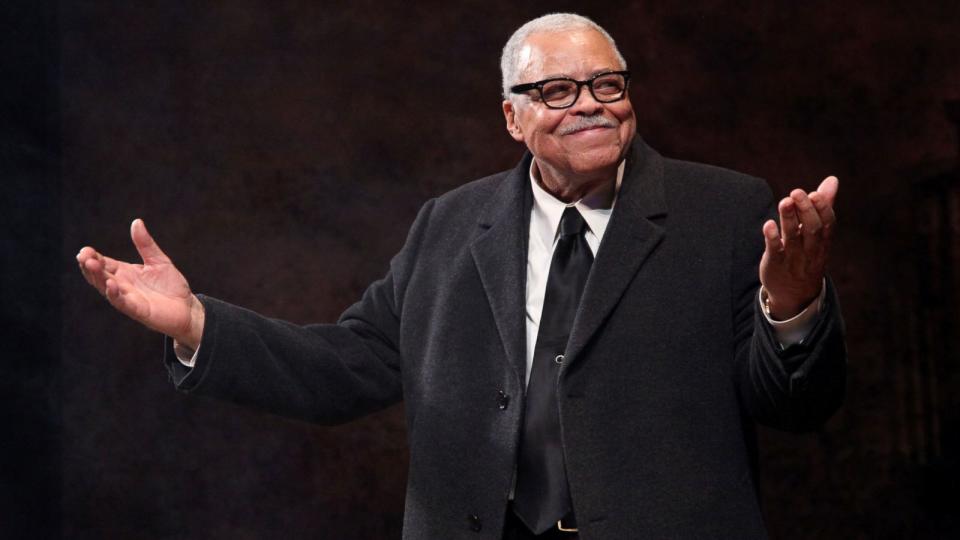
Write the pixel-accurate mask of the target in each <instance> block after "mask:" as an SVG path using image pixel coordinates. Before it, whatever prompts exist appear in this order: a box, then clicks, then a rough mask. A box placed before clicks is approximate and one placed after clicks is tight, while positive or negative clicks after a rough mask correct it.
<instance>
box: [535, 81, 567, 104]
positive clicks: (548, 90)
mask: <svg viewBox="0 0 960 540" xmlns="http://www.w3.org/2000/svg"><path fill="white" fill-rule="evenodd" d="M542 91H543V99H544V100H546V101H551V100H554V99H560V98H564V97H567V96H569V95H570V94H571V93H572V92H573V85H570V84H548V85H546V86H544V87H543V90H542Z"/></svg>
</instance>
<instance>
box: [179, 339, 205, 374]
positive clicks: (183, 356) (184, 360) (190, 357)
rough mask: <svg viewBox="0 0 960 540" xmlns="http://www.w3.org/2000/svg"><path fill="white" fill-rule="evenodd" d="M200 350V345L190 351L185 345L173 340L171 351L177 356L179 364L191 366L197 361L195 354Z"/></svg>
mask: <svg viewBox="0 0 960 540" xmlns="http://www.w3.org/2000/svg"><path fill="white" fill-rule="evenodd" d="M199 352H200V346H199V345H198V346H197V350H195V351H191V350H190V349H189V348H188V347H185V346H183V345H181V344H180V343H178V342H177V340H173V353H174V354H175V355H176V356H177V360H179V361H180V363H181V364H183V365H184V366H187V367H188V368H192V367H193V366H194V365H195V364H196V363H197V354H198V353H199Z"/></svg>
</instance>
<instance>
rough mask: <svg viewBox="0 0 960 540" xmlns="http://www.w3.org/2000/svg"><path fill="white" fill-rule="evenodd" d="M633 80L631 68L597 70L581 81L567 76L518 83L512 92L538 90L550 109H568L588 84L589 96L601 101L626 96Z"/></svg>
mask: <svg viewBox="0 0 960 540" xmlns="http://www.w3.org/2000/svg"><path fill="white" fill-rule="evenodd" d="M629 83H630V72H629V71H607V72H604V73H598V74H596V75H594V76H593V77H590V78H589V79H587V80H585V81H578V80H576V79H570V78H568V77H558V78H555V79H544V80H542V81H537V82H532V83H526V84H518V85H516V86H512V87H511V88H510V91H511V92H513V93H514V94H522V93H524V92H529V91H530V90H536V91H537V93H538V94H539V96H540V101H542V102H543V104H544V105H546V106H547V107H548V108H550V109H566V108H568V107H572V106H573V104H574V103H576V102H577V100H578V99H580V88H581V87H583V86H586V87H587V88H589V89H590V95H592V96H593V99H595V100H597V101H599V102H600V103H613V102H614V101H620V100H621V99H623V98H624V96H626V95H627V86H628V85H629Z"/></svg>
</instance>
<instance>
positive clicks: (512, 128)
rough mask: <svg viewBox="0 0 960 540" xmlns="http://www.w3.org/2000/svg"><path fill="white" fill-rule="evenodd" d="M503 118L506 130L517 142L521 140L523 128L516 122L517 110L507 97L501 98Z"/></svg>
mask: <svg viewBox="0 0 960 540" xmlns="http://www.w3.org/2000/svg"><path fill="white" fill-rule="evenodd" d="M503 119H504V120H506V121H507V132H509V133H510V136H511V137H513V140H515V141H517V142H523V130H522V129H520V124H519V123H517V110H516V107H515V106H514V104H513V102H512V101H510V100H509V99H505V100H503Z"/></svg>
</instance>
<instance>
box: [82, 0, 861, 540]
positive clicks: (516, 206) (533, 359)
mask: <svg viewBox="0 0 960 540" xmlns="http://www.w3.org/2000/svg"><path fill="white" fill-rule="evenodd" d="M501 66H502V69H503V78H504V81H503V83H504V101H503V113H504V117H505V119H506V125H507V130H508V131H509V133H510V135H511V136H512V137H513V138H514V139H516V140H517V141H520V142H523V143H524V144H525V145H526V146H527V148H528V149H529V152H528V153H527V154H526V155H525V156H524V158H523V159H522V160H521V162H520V164H519V165H518V166H517V167H516V168H515V169H513V170H511V171H506V172H502V173H499V174H496V175H493V176H490V177H487V178H484V179H481V180H477V181H475V182H471V183H469V184H466V185H464V186H463V187H461V188H459V189H456V190H454V191H452V192H450V193H447V194H445V195H443V196H441V197H438V198H436V199H434V200H431V201H429V202H428V203H427V204H426V205H424V207H423V209H422V210H421V212H420V214H419V216H418V217H417V219H416V221H415V223H414V224H413V226H412V228H411V230H410V233H409V236H408V238H407V241H406V243H405V245H404V247H403V248H402V249H401V251H400V252H399V254H398V255H397V256H396V257H395V258H394V259H393V261H392V262H391V265H390V270H389V272H388V273H387V275H386V276H385V277H384V278H383V279H382V280H380V281H378V282H376V283H374V284H372V285H371V286H370V287H369V288H368V289H367V291H366V292H365V294H364V296H363V298H362V299H361V300H360V301H359V302H358V303H357V304H354V305H353V306H351V307H350V308H349V309H347V311H346V312H345V313H344V314H343V315H342V316H341V318H340V321H339V322H338V323H337V324H336V325H311V326H306V327H299V326H296V325H292V324H288V323H284V322H282V321H276V320H269V319H265V318H263V317H261V316H259V315H256V314H254V313H252V312H249V311H246V310H243V309H241V308H238V307H235V306H230V305H228V304H225V303H223V302H221V301H218V300H215V299H213V298H209V297H202V296H199V297H198V296H196V295H194V294H193V293H192V292H191V290H190V288H189V286H188V284H187V281H186V280H185V279H184V277H183V276H182V275H181V274H180V273H179V271H177V270H176V268H175V267H174V266H173V264H172V263H171V261H170V259H169V258H168V257H167V256H166V255H165V254H164V253H163V252H162V251H161V250H160V248H159V247H158V246H157V244H156V243H155V242H154V241H153V239H152V238H151V237H150V235H149V234H148V232H147V230H146V228H145V226H144V224H143V222H142V221H140V220H136V221H134V223H133V225H132V229H131V236H132V238H133V242H134V244H135V245H136V247H137V249H138V251H139V253H140V254H141V256H142V258H143V261H144V264H143V265H142V266H139V265H136V266H135V265H130V264H127V263H123V262H120V261H116V260H114V259H110V258H108V257H105V256H103V255H101V254H99V253H97V252H96V251H95V250H94V249H93V248H90V247H84V248H83V249H82V250H81V251H80V253H79V254H78V261H79V263H80V268H81V270H82V272H83V274H84V276H85V277H86V279H87V280H88V281H89V282H90V283H91V284H92V285H94V286H95V287H96V288H97V289H98V290H99V291H100V292H101V293H102V294H104V295H105V296H106V297H107V299H108V300H109V301H110V303H111V304H112V305H113V306H114V307H116V308H117V309H119V310H120V311H122V312H123V313H125V314H127V315H129V316H131V317H132V318H134V319H136V320H138V321H140V322H142V323H143V324H145V325H147V326H149V327H150V328H153V329H155V330H157V331H159V332H162V333H164V334H166V335H168V336H170V337H171V338H172V344H171V346H170V347H168V350H167V356H166V362H167V365H168V366H169V368H170V371H171V374H172V376H173V379H174V382H175V384H176V385H177V387H178V388H179V389H180V390H182V391H185V392H198V393H203V394H205V395H210V396H215V397H220V398H224V399H229V400H232V401H234V402H238V403H241V404H246V405H251V406H255V407H259V408H263V409H266V410H269V411H272V412H275V413H278V414H283V415H288V416H293V417H298V418H303V419H308V420H311V421H316V422H324V423H333V422H341V421H346V420H348V419H351V418H355V417H357V416H359V415H362V414H364V413H368V412H370V411H374V410H377V409H380V408H382V407H385V406H387V405H389V404H392V403H395V402H397V401H398V400H400V399H403V400H404V401H405V404H406V407H405V410H406V414H407V428H408V433H409V443H410V475H409V484H408V489H407V497H406V511H405V516H404V538H438V539H453V538H491V539H495V538H577V537H579V538H584V539H596V538H664V537H683V538H687V537H690V538H701V537H709V538H715V537H730V538H763V537H765V532H764V527H763V523H762V518H761V514H760V511H759V508H758V503H757V497H756V492H755V478H754V469H755V468H754V466H753V465H754V464H753V462H752V461H753V460H752V459H751V456H752V455H754V444H755V442H754V440H753V423H754V422H760V423H763V424H766V425H770V426H774V427H779V428H783V429H791V430H804V429H810V428H813V427H816V426H819V425H820V424H822V422H824V421H825V420H826V419H827V418H828V417H829V416H830V415H831V414H832V413H833V412H834V411H835V410H836V408H837V407H838V406H839V404H840V401H841V400H842V395H843V388H844V379H845V352H844V345H843V335H842V321H841V319H840V313H839V306H838V304H837V300H836V296H835V294H834V291H833V288H832V285H831V284H830V282H829V280H828V279H826V277H825V273H824V268H825V264H826V258H827V250H828V246H829V241H830V237H831V235H832V232H833V228H834V224H835V217H834V214H833V209H832V206H833V201H834V198H835V196H836V192H837V180H836V179H835V178H833V177H829V178H827V179H826V180H824V181H823V183H822V184H821V185H820V187H819V188H818V190H817V191H815V192H812V193H809V194H808V193H805V192H803V191H802V190H794V191H793V192H792V193H791V194H790V196H789V197H787V198H784V199H783V200H781V201H780V202H779V204H778V205H777V206H776V207H774V205H773V201H772V198H771V194H770V191H769V188H768V187H767V186H766V184H764V183H763V182H762V181H760V180H757V179H754V178H750V177H746V176H744V175H741V174H738V173H735V172H732V171H727V170H723V169H719V168H715V167H709V166H705V165H698V164H693V163H687V162H681V161H675V160H671V159H666V158H663V157H661V156H660V155H658V154H657V153H656V152H655V151H653V150H652V149H651V148H649V147H648V146H646V145H645V144H644V143H643V142H642V141H641V140H640V139H639V138H638V137H637V136H636V133H635V130H636V118H635V116H634V112H633V108H632V105H631V103H630V99H629V96H628V94H627V88H628V83H629V73H628V72H627V71H626V64H625V62H624V60H623V58H622V57H621V55H620V53H619V52H618V51H617V49H616V46H615V44H614V42H613V40H612V39H611V38H610V37H609V35H607V34H606V32H605V31H603V30H602V29H601V28H600V27H598V26H597V25H595V24H594V23H592V22H591V21H589V20H587V19H584V18H582V17H579V16H576V15H569V14H555V15H548V16H545V17H541V18H540V19H535V20H533V21H530V22H529V23H527V24H526V25H524V26H522V27H521V28H520V29H518V30H517V32H516V33H515V34H514V35H513V37H511V39H510V41H508V43H507V45H506V47H505V48H504V54H503V59H502V62H501ZM777 210H778V211H779V218H780V226H779V228H778V226H777V223H776V222H775V221H774V220H772V219H770V218H771V217H774V216H775V214H776V211H777ZM758 264H759V270H758ZM758 280H759V282H758ZM761 284H762V287H760V285H761Z"/></svg>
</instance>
